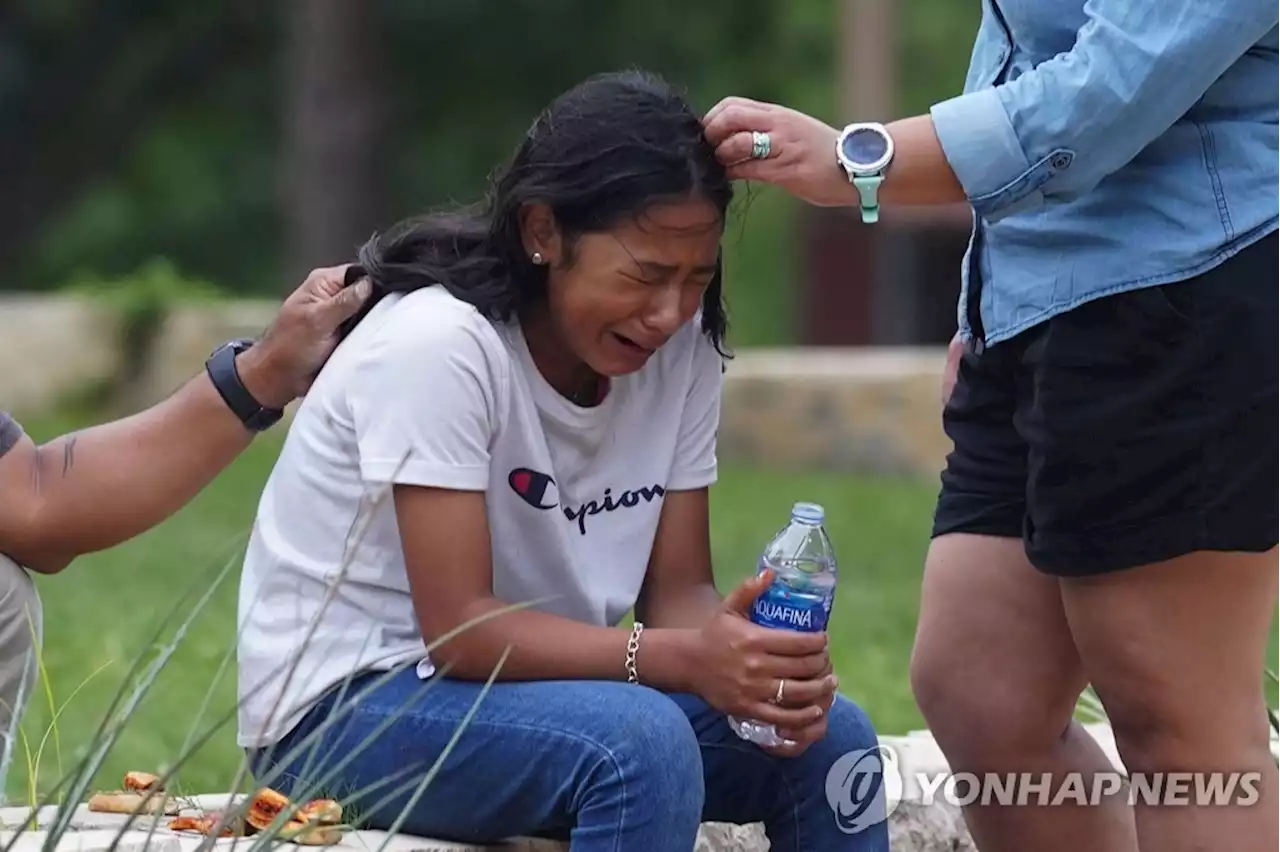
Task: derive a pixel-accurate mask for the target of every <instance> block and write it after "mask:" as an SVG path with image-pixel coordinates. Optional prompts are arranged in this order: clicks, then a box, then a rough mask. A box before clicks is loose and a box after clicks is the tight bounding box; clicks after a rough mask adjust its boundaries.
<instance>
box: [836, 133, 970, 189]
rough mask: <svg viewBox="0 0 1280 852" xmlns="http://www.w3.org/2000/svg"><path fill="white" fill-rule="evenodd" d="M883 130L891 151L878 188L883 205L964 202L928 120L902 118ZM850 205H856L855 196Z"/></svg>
mask: <svg viewBox="0 0 1280 852" xmlns="http://www.w3.org/2000/svg"><path fill="white" fill-rule="evenodd" d="M885 129H886V130H887V131H888V132H889V135H890V137H892V139H893V147H894V155H893V163H892V164H891V165H890V166H889V169H888V170H887V171H886V172H885V176H884V183H883V184H882V185H881V187H880V199H881V200H882V201H883V202H884V203H885V204H887V205H894V204H901V205H939V204H960V203H963V202H964V201H965V200H966V198H965V192H964V187H963V186H961V185H960V181H959V180H958V179H957V178H956V173H955V172H954V171H953V170H952V168H951V164H950V163H949V162H947V156H946V153H945V152H944V151H943V150H942V143H941V142H940V141H939V140H938V134H937V132H936V131H935V129H934V126H933V119H932V118H931V117H930V116H928V115H917V116H913V117H911V118H904V119H901V120H899V121H895V122H892V123H891V124H887V125H885ZM851 203H854V204H856V203H857V199H856V194H855V198H854V200H853V201H852V202H851Z"/></svg>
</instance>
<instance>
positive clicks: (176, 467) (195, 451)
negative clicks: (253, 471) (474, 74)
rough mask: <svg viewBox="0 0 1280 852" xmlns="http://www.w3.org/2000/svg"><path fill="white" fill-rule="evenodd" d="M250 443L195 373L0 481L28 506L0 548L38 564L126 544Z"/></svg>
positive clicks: (52, 564)
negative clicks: (18, 491)
mask: <svg viewBox="0 0 1280 852" xmlns="http://www.w3.org/2000/svg"><path fill="white" fill-rule="evenodd" d="M251 440H252V433H251V432H249V430H247V429H246V428H245V427H244V426H243V425H242V424H241V423H240V421H239V419H238V418H236V416H235V415H234V414H233V413H232V412H231V410H230V409H229V408H228V407H227V405H226V403H225V402H223V400H222V398H221V397H220V396H219V395H218V392H217V390H215V389H214V387H213V384H212V382H211V381H210V380H209V378H208V376H207V375H205V374H203V373H202V374H201V375H199V376H197V377H196V378H194V379H192V380H191V381H189V382H188V383H187V384H186V385H184V386H183V387H182V388H181V389H179V390H178V392H177V393H175V394H174V395H173V396H171V397H169V398H168V399H166V400H165V401H163V402H161V403H159V404H157V405H155V406H153V407H152V408H149V409H147V410H146V411H143V412H140V413H138V414H135V415H132V416H130V417H126V418H123V419H121V420H117V421H114V422H111V423H107V424H103V425H101V426H94V427H91V428H88V429H84V430H82V431H80V432H76V433H73V434H70V435H65V436H62V437H59V438H56V439H54V440H52V441H50V442H48V443H46V444H44V445H43V446H40V447H36V448H34V450H33V451H32V452H31V453H30V454H29V461H28V464H27V468H28V469H27V470H26V471H17V474H18V476H17V477H14V476H10V477H8V478H7V479H6V482H7V483H8V487H9V488H25V490H26V492H27V493H26V494H25V495H24V498H23V502H24V503H25V505H28V506H29V507H30V510H29V511H28V512H26V513H23V516H22V517H21V518H20V519H18V521H17V524H16V527H15V528H3V527H0V552H5V553H8V554H10V555H11V556H13V557H14V558H15V559H17V560H19V561H20V562H22V563H23V564H26V565H28V566H30V567H31V568H33V569H34V570H38V571H47V570H58V569H60V568H61V567H63V566H64V565H65V564H66V563H67V562H69V561H70V560H71V559H73V558H74V557H76V556H78V555H80V554H82V553H88V552H92V551H96V550H102V549H104V548H107V547H111V546H114V545H116V544H119V543H120V542H123V541H126V540H128V539H129V538H132V537H133V536H136V535H138V534H140V533H142V532H144V531H146V530H148V529H150V528H151V527H153V526H155V525H156V524H158V523H160V522H161V521H163V520H164V519H166V518H167V517H169V516H170V515H172V514H173V513H174V512H176V511H177V510H178V509H179V508H181V507H182V506H183V505H185V504H186V503H187V502H188V501H190V500H191V499H192V498H193V497H194V496H195V495H196V494H197V493H198V492H199V491H200V490H201V489H202V488H204V487H205V486H206V485H208V483H209V482H210V481H211V480H212V479H213V478H214V477H215V476H217V474H218V473H219V472H220V471H221V470H222V469H224V468H225V467H226V466H227V465H228V464H230V463H231V461H232V460H234V459H235V458H236V456H238V455H239V454H240V453H241V452H242V451H243V450H244V449H245V447H246V446H248V444H249V442H250V441H251ZM10 526H12V524H11V525H10Z"/></svg>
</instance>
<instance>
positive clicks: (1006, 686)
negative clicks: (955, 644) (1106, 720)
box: [911, 657, 1079, 768]
mask: <svg viewBox="0 0 1280 852" xmlns="http://www.w3.org/2000/svg"><path fill="white" fill-rule="evenodd" d="M911 689H912V692H913V693H914V695H915V699H916V704H917V706H918V707H919V708H920V712H921V714H922V715H923V716H924V718H925V721H926V722H927V724H928V726H929V730H930V731H931V733H932V734H933V736H934V738H935V739H936V740H937V742H938V745H939V746H941V747H942V749H943V750H944V751H945V752H946V753H947V757H948V759H949V760H950V761H951V762H953V763H957V762H958V763H963V764H967V765H970V766H972V765H974V763H975V762H978V761H983V762H989V761H996V762H1000V761H1005V760H1007V759H1017V758H1020V757H1023V756H1026V755H1029V754H1037V753H1040V752H1043V751H1045V750H1047V749H1049V748H1052V747H1053V746H1054V745H1056V744H1057V743H1059V742H1061V741H1062V739H1063V737H1064V736H1065V735H1066V733H1067V729H1068V726H1069V725H1070V724H1071V717H1072V714H1073V712H1074V709H1075V702H1076V699H1077V698H1078V697H1079V696H1078V694H1072V692H1071V690H1069V689H1065V688H1063V687H1062V686H1061V685H1058V686H1056V687H1055V686H1053V685H1051V684H1049V683H1048V682H1046V680H1045V679H1044V678H1019V677H1017V676H1015V675H1011V674H1010V673H1008V672H997V671H994V670H988V673H985V674H983V675H975V674H974V671H973V670H972V669H971V668H969V667H957V666H956V665H955V661H954V660H938V659H930V658H928V657H915V658H913V659H912V661H911ZM975 768H976V767H975Z"/></svg>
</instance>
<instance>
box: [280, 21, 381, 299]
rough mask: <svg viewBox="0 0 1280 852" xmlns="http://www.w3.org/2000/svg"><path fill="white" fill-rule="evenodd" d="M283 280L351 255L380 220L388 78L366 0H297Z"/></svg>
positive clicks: (286, 104)
mask: <svg viewBox="0 0 1280 852" xmlns="http://www.w3.org/2000/svg"><path fill="white" fill-rule="evenodd" d="M286 8H287V12H286V14H287V18H288V27H287V35H286V40H285V57H286V58H285V69H284V76H285V93H284V98H283V109H284V127H283V136H284V144H283V151H282V159H283V163H284V168H283V173H284V175H285V182H284V186H283V187H282V189H283V193H282V198H283V204H282V211H283V214H284V217H285V221H286V235H285V240H286V242H285V251H284V255H285V262H284V269H283V270H282V271H283V278H282V283H281V286H282V287H284V288H286V289H292V288H293V287H294V286H296V282H297V281H299V280H301V279H302V278H303V277H305V275H306V273H307V271H308V270H310V269H313V268H315V267H318V266H330V265H333V264H336V263H341V262H344V261H346V260H348V259H350V258H351V256H352V255H353V253H354V250H355V248H356V247H357V246H358V245H359V244H360V243H361V242H363V241H364V239H366V238H367V237H368V235H369V234H370V233H371V232H372V231H373V230H374V229H375V228H377V227H378V226H379V224H381V222H380V219H381V217H382V216H383V213H384V210H385V205H384V200H383V189H384V182H383V168H382V167H383V164H384V159H383V149H384V142H385V133H384V130H385V105H384V93H385V92H386V81H385V80H384V78H383V76H382V74H381V73H380V72H381V69H380V68H379V67H378V59H379V57H380V56H381V50H380V46H379V43H378V31H377V26H376V23H375V22H374V20H373V18H372V16H371V13H370V9H369V7H368V4H366V3H363V2H361V0H289V2H288V4H287V5H286Z"/></svg>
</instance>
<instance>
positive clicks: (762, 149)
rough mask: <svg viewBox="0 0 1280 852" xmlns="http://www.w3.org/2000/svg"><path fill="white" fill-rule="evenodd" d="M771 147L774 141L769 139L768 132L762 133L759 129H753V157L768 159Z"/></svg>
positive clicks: (754, 158)
mask: <svg viewBox="0 0 1280 852" xmlns="http://www.w3.org/2000/svg"><path fill="white" fill-rule="evenodd" d="M771 147H772V141H771V140H770V139H769V134H768V133H762V132H760V131H759V130H753V131H751V159H753V160H764V159H767V158H768V156H769V151H770V149H771Z"/></svg>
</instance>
